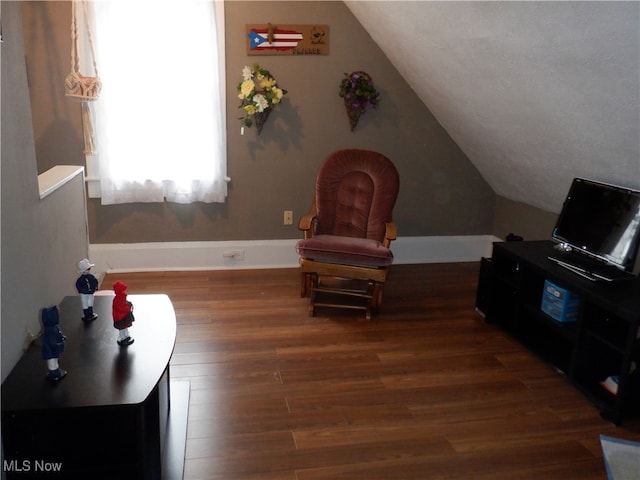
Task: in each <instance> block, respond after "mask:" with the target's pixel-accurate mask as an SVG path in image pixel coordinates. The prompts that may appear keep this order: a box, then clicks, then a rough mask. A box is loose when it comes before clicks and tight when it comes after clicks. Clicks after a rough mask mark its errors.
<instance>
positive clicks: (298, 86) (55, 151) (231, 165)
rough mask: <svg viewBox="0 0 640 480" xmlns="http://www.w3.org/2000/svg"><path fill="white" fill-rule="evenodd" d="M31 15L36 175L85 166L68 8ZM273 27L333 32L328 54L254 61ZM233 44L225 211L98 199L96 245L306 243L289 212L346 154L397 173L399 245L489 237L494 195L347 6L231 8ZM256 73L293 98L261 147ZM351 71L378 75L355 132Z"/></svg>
mask: <svg viewBox="0 0 640 480" xmlns="http://www.w3.org/2000/svg"><path fill="white" fill-rule="evenodd" d="M176 5H179V4H178V3H176ZM23 10H24V16H25V18H24V25H25V42H26V50H27V60H28V66H29V68H28V70H29V76H30V90H31V100H32V104H33V112H34V131H35V137H36V151H37V158H38V166H39V169H40V170H45V169H46V168H49V167H50V166H51V162H54V163H55V162H57V163H74V164H79V165H82V164H83V158H82V153H81V152H82V145H81V135H80V133H81V128H80V110H79V106H78V105H77V104H75V103H73V102H71V101H68V100H66V99H65V98H64V96H63V87H62V86H63V83H62V82H63V79H64V76H65V75H66V73H67V71H68V69H69V46H70V39H69V38H68V36H69V17H70V7H69V3H68V2H25V4H24V7H23ZM266 22H271V23H274V24H276V25H277V24H305V23H306V24H328V25H329V28H330V37H331V41H330V54H329V55H328V56H294V57H289V56H287V57H285V56H268V57H253V56H247V55H246V52H245V38H244V35H245V33H244V31H245V29H244V28H245V24H250V23H266ZM226 40H227V50H226V64H227V78H226V80H227V122H228V134H227V140H228V174H229V176H230V177H231V178H232V182H231V184H230V185H229V197H228V200H227V202H226V203H225V204H210V205H205V204H193V205H176V204H129V205H116V206H102V205H100V202H99V200H96V199H91V200H89V207H88V214H89V235H90V240H91V243H131V242H155V241H199V240H256V239H258V240H259V239H281V238H299V232H298V230H297V228H295V226H293V227H291V226H289V227H286V226H283V225H282V212H283V210H293V211H294V216H295V217H296V222H295V223H297V218H299V217H300V216H301V215H302V214H304V213H306V211H307V209H308V207H309V205H310V203H311V199H312V187H313V182H314V178H315V173H316V171H317V169H318V167H319V165H320V163H321V162H322V160H323V159H324V157H325V156H326V155H327V154H328V153H330V152H331V151H333V150H335V149H339V148H344V147H363V148H369V149H373V150H378V151H380V152H382V153H384V154H386V155H387V156H389V157H390V158H391V159H392V160H393V161H394V162H395V164H396V166H397V168H398V170H399V172H400V177H401V190H400V195H399V198H398V203H397V206H396V209H395V212H394V217H395V220H396V223H397V224H398V228H399V234H400V235H403V236H423V235H424V236H431V235H434V236H435V235H465V234H470V235H471V234H489V233H491V229H492V222H493V209H494V202H495V195H494V193H493V191H492V190H491V189H490V188H489V187H488V184H487V183H486V182H485V181H484V179H482V177H481V176H480V175H479V173H478V171H477V170H476V169H475V167H474V166H473V165H472V164H471V163H470V162H469V160H468V159H467V157H466V156H465V155H464V153H462V152H461V150H460V149H459V148H458V146H457V145H456V144H455V143H454V142H453V141H452V140H451V138H450V137H449V135H448V134H447V133H446V132H445V131H444V130H443V128H442V127H441V126H440V124H439V123H438V122H437V121H436V120H435V118H434V117H433V116H432V115H431V113H430V112H429V110H427V109H426V108H425V107H424V105H423V104H422V102H421V101H420V100H419V99H418V97H417V96H416V95H415V94H414V92H413V91H412V90H411V88H410V87H409V86H408V85H407V83H406V82H405V81H404V80H403V79H402V77H400V75H399V74H398V72H397V71H396V69H395V68H394V67H393V66H392V65H391V64H390V63H389V61H388V60H387V58H386V57H385V56H384V54H383V53H382V52H381V50H380V49H379V48H378V47H377V45H376V44H375V43H374V42H373V41H372V39H371V37H370V36H369V35H368V33H367V32H366V31H365V30H364V29H363V28H362V27H361V25H360V24H359V23H358V22H357V20H356V19H355V18H354V17H353V15H352V14H351V12H350V11H349V10H348V9H347V8H346V7H345V5H344V4H343V3H342V2H336V1H329V2H241V1H233V2H227V3H226ZM256 61H259V63H261V64H262V65H263V66H265V67H266V68H268V69H269V70H270V71H271V72H272V73H273V74H274V75H275V77H276V78H277V80H278V82H279V84H280V85H281V86H282V87H283V88H286V89H287V90H288V91H289V94H288V95H287V97H286V99H285V101H284V102H283V103H282V104H281V105H280V106H279V107H278V108H277V109H276V110H275V112H274V114H272V115H271V117H270V118H269V122H268V123H267V124H266V126H265V127H264V130H263V132H262V135H261V136H257V134H256V131H255V129H250V130H248V132H245V135H244V136H241V135H240V127H239V122H238V120H237V117H238V116H239V110H238V108H237V107H238V100H237V97H236V85H237V84H238V82H239V81H240V78H241V70H242V67H243V66H244V65H246V64H248V63H252V62H256ZM98 62H99V59H98ZM354 70H364V71H367V72H368V73H369V74H371V76H372V77H373V78H374V80H375V83H376V86H377V87H378V89H379V90H380V91H381V93H382V103H381V105H380V107H379V108H378V109H377V110H375V111H369V112H367V113H366V114H365V115H364V117H362V119H361V120H360V123H359V125H358V127H357V129H356V131H355V132H350V130H349V123H348V120H347V116H346V114H345V111H344V106H343V104H342V99H340V97H339V96H338V84H339V82H340V80H341V79H342V77H343V73H344V72H351V71H354ZM168 114H169V115H170V112H168ZM177 160H178V161H179V159H177Z"/></svg>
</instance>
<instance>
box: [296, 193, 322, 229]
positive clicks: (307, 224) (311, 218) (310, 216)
mask: <svg viewBox="0 0 640 480" xmlns="http://www.w3.org/2000/svg"><path fill="white" fill-rule="evenodd" d="M317 216H318V209H317V208H316V199H315V198H314V199H313V203H312V204H311V211H310V212H309V213H307V214H306V215H303V216H302V217H300V221H299V222H298V230H302V231H303V232H304V238H311V237H313V231H314V229H315V222H316V217H317Z"/></svg>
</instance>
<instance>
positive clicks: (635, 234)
mask: <svg viewBox="0 0 640 480" xmlns="http://www.w3.org/2000/svg"><path fill="white" fill-rule="evenodd" d="M552 238H553V240H555V241H556V242H558V243H560V244H564V245H566V246H568V247H570V249H572V250H573V251H577V252H582V253H584V254H585V255H588V256H591V257H595V258H597V259H600V260H601V261H604V262H605V263H606V264H608V265H614V266H616V267H617V268H618V269H620V270H624V271H626V272H629V273H637V271H638V267H637V265H636V260H637V257H638V248H639V246H640V191H637V190H632V189H629V188H624V187H619V186H615V185H608V184H605V183H599V182H595V181H592V180H586V179H584V178H574V179H573V182H572V183H571V188H570V189H569V193H568V194H567V197H566V199H565V201H564V205H563V207H562V211H561V212H560V216H559V217H558V222H557V223H556V226H555V228H554V229H553V233H552Z"/></svg>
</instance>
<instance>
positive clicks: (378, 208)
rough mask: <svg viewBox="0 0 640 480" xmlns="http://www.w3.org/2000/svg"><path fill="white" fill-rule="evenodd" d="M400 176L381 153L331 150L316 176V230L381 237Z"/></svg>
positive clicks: (354, 235) (374, 237)
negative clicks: (332, 151)
mask: <svg viewBox="0 0 640 480" xmlns="http://www.w3.org/2000/svg"><path fill="white" fill-rule="evenodd" d="M399 186H400V180H399V175H398V171H397V170H396V168H395V166H394V165H393V163H392V162H391V160H389V159H388V158H387V157H385V156H384V155H382V154H380V153H377V152H372V151H369V150H360V149H345V150H338V151H337V152H334V153H332V154H331V155H329V157H328V158H327V159H326V160H325V162H324V164H323V165H322V166H321V167H320V170H319V172H318V177H317V179H316V208H317V224H316V232H315V233H316V234H327V235H341V236H345V237H358V238H368V239H371V240H378V241H380V242H381V241H382V240H383V239H384V236H385V228H386V225H385V224H386V222H390V221H391V220H392V213H393V207H394V205H395V203H396V198H397V196H398V189H399Z"/></svg>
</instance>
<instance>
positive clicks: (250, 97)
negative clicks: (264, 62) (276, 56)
mask: <svg viewBox="0 0 640 480" xmlns="http://www.w3.org/2000/svg"><path fill="white" fill-rule="evenodd" d="M242 79H243V80H242V82H240V83H239V84H238V98H239V99H240V106H239V107H238V108H241V109H242V112H243V113H244V116H242V117H239V120H240V123H241V124H242V125H243V126H246V127H251V125H253V119H254V117H255V115H256V114H263V113H268V112H270V109H271V108H273V107H274V105H277V104H278V103H280V101H281V100H282V97H284V96H285V95H286V94H287V91H286V90H284V89H282V88H279V87H278V85H277V82H276V79H275V78H273V76H272V75H271V73H269V71H268V70H265V69H264V68H262V67H261V66H260V65H258V64H257V63H256V64H254V65H253V66H245V67H244V68H243V69H242Z"/></svg>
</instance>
